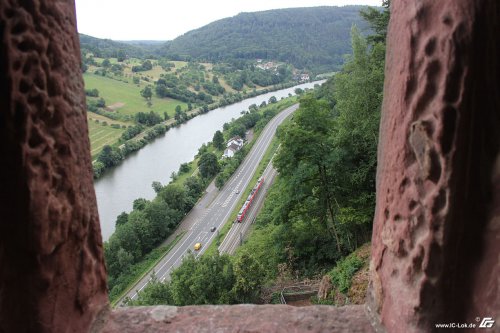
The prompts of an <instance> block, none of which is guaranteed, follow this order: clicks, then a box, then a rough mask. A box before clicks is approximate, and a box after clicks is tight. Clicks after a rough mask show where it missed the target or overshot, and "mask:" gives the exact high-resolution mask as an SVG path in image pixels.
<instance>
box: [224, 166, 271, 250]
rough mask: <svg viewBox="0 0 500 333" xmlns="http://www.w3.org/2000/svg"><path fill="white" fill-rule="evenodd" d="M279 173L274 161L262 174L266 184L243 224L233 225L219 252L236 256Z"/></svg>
mask: <svg viewBox="0 0 500 333" xmlns="http://www.w3.org/2000/svg"><path fill="white" fill-rule="evenodd" d="M277 174H278V172H277V171H276V169H274V168H273V166H272V160H271V161H269V164H268V165H267V167H266V169H265V170H264V172H263V173H262V177H263V178H264V183H263V184H262V186H261V188H260V190H259V192H258V193H257V195H256V196H255V198H254V200H253V202H252V204H251V206H250V208H249V209H248V211H247V213H246V216H245V218H244V219H243V221H242V222H241V223H233V225H232V226H231V229H230V230H229V232H228V233H227V235H226V237H225V238H224V240H223V241H222V243H221V245H220V246H219V252H220V253H221V254H222V253H227V254H234V252H235V251H236V248H237V247H238V246H240V245H241V243H242V241H243V239H244V238H245V235H246V234H247V232H248V230H249V229H250V226H251V225H252V224H253V222H254V221H255V218H256V217H257V214H258V212H259V210H260V208H261V206H262V205H263V204H264V198H265V197H266V193H267V191H268V189H269V187H270V186H271V184H272V183H273V181H274V178H275V177H276V175H277Z"/></svg>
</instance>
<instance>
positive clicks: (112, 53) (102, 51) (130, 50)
mask: <svg viewBox="0 0 500 333" xmlns="http://www.w3.org/2000/svg"><path fill="white" fill-rule="evenodd" d="M79 37H80V49H81V50H82V54H87V53H92V54H93V55H94V57H97V58H120V57H122V58H125V57H130V58H142V57H144V56H147V55H151V54H153V53H154V47H153V45H151V44H146V45H145V46H144V47H141V46H139V45H140V44H137V45H131V43H128V42H127V43H123V42H116V41H113V40H111V39H100V38H95V37H92V36H88V35H84V34H79Z"/></svg>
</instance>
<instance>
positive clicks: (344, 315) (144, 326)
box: [94, 305, 374, 333]
mask: <svg viewBox="0 0 500 333" xmlns="http://www.w3.org/2000/svg"><path fill="white" fill-rule="evenodd" d="M103 319H104V321H103V322H101V323H99V325H96V327H95V328H94V330H95V332H102V333H115V332H116V333H129V332H130V333H132V332H145V333H146V332H179V333H182V332H196V333H213V332H217V333H225V332H227V333H233V332H248V333H250V332H286V333H294V332H297V333H299V332H300V333H302V332H351V333H355V332H364V333H369V332H374V331H373V329H372V328H371V326H370V323H369V321H368V319H367V317H366V314H365V311H364V307H363V306H361V305H356V306H346V307H332V306H309V307H302V308H297V307H293V306H288V305H232V306H227V305H226V306H186V307H171V306H156V307H135V308H122V309H117V310H115V311H113V312H112V313H110V314H109V317H106V318H103Z"/></svg>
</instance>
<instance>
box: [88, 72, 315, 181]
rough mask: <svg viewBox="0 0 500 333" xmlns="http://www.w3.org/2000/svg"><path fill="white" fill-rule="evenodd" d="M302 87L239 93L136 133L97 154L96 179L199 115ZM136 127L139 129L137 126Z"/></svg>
mask: <svg viewBox="0 0 500 333" xmlns="http://www.w3.org/2000/svg"><path fill="white" fill-rule="evenodd" d="M319 82H323V81H313V82H310V83H312V84H316V83H319ZM302 85H304V83H303V84H296V82H289V83H283V84H279V85H275V86H272V87H271V88H264V89H260V90H252V91H251V92H248V93H243V94H241V93H238V94H235V95H234V96H232V98H231V99H230V100H221V101H219V102H217V103H213V104H211V105H209V106H204V107H200V108H199V109H197V110H191V111H187V112H185V113H184V115H183V116H182V117H179V118H178V119H169V120H165V121H163V122H161V123H160V124H157V125H154V126H152V127H147V128H145V129H143V130H142V131H139V132H137V133H135V135H134V136H133V137H131V138H130V139H128V140H125V141H124V140H123V139H120V140H118V142H116V143H114V144H112V145H108V146H107V147H104V148H103V150H102V151H101V152H100V153H99V154H97V155H96V158H95V159H94V160H93V161H92V167H93V172H94V179H99V178H100V177H101V176H103V175H104V174H105V173H106V172H107V171H109V170H110V169H112V168H115V167H116V166H118V165H120V164H121V163H122V162H123V161H124V160H125V159H126V158H127V157H128V156H129V155H131V154H132V153H134V152H136V151H138V150H140V149H142V148H143V147H145V146H146V145H147V144H148V143H150V142H152V141H154V140H155V139H156V138H158V137H161V136H162V135H164V134H165V133H166V132H167V131H169V130H170V129H171V128H176V127H178V126H180V125H182V124H185V123H187V122H188V121H190V120H191V119H193V118H195V117H197V116H199V115H202V114H206V113H208V112H210V111H213V110H215V109H217V108H223V107H225V106H230V105H233V104H235V103H237V102H241V101H243V100H245V99H248V98H253V97H258V96H260V95H264V94H268V93H271V92H275V91H279V90H283V89H287V88H296V87H299V86H302ZM265 102H267V101H265ZM134 127H136V128H137V126H134ZM108 147H109V148H108Z"/></svg>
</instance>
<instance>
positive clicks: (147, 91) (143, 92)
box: [141, 86, 153, 100]
mask: <svg viewBox="0 0 500 333" xmlns="http://www.w3.org/2000/svg"><path fill="white" fill-rule="evenodd" d="M141 96H142V97H144V98H145V99H147V100H150V99H151V97H152V96H153V91H152V90H151V87H150V86H146V87H145V88H144V89H142V90H141Z"/></svg>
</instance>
